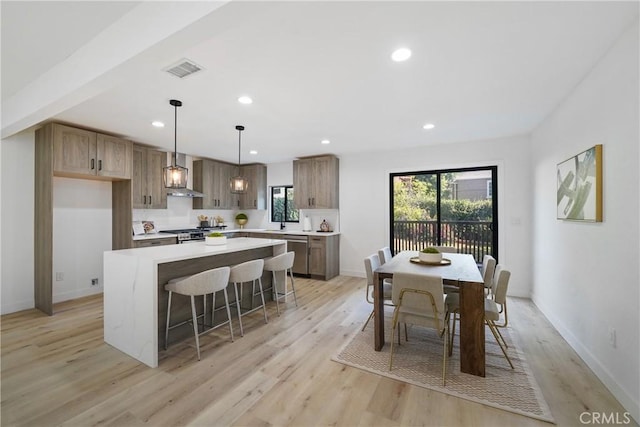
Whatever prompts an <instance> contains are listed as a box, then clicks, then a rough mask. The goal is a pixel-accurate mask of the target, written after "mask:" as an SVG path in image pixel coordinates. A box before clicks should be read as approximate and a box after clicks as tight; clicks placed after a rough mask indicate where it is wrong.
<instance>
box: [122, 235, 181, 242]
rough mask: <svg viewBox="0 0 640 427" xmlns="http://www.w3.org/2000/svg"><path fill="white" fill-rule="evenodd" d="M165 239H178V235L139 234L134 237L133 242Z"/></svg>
mask: <svg viewBox="0 0 640 427" xmlns="http://www.w3.org/2000/svg"><path fill="white" fill-rule="evenodd" d="M165 237H178V235H177V234H171V233H151V234H138V235H136V236H133V240H134V241H135V240H151V239H162V238H165Z"/></svg>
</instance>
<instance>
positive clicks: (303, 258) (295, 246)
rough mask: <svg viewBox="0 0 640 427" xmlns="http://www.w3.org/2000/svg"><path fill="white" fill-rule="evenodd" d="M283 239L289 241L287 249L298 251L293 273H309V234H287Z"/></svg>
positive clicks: (306, 274)
mask: <svg viewBox="0 0 640 427" xmlns="http://www.w3.org/2000/svg"><path fill="white" fill-rule="evenodd" d="M282 239H284V240H286V241H287V248H288V249H287V250H288V251H293V252H295V253H296V257H295V260H294V261H293V269H292V270H293V273H294V274H302V275H305V276H308V275H309V239H308V238H307V236H299V235H295V234H285V235H284V236H282Z"/></svg>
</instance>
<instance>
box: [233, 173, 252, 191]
mask: <svg viewBox="0 0 640 427" xmlns="http://www.w3.org/2000/svg"><path fill="white" fill-rule="evenodd" d="M230 182H231V192H232V193H234V194H242V193H246V192H247V190H248V189H249V181H248V180H247V179H246V178H245V177H243V176H240V175H238V176H234V177H233V178H231V181H230Z"/></svg>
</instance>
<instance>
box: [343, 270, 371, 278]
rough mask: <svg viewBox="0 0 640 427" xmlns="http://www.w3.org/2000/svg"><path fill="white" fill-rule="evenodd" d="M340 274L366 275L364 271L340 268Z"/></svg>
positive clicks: (363, 276)
mask: <svg viewBox="0 0 640 427" xmlns="http://www.w3.org/2000/svg"><path fill="white" fill-rule="evenodd" d="M340 275H341V276H351V277H362V278H365V279H366V277H367V274H366V273H365V272H364V271H358V270H355V271H354V270H340Z"/></svg>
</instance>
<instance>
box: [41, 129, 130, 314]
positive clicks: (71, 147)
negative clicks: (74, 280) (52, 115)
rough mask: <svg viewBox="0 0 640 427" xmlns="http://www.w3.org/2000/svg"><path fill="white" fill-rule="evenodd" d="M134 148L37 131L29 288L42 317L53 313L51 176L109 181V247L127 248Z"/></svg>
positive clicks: (70, 132) (75, 133) (80, 133)
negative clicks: (32, 257)
mask: <svg viewBox="0 0 640 427" xmlns="http://www.w3.org/2000/svg"><path fill="white" fill-rule="evenodd" d="M99 136H100V138H99ZM99 141H100V142H99ZM132 145H133V144H132V143H131V142H129V141H124V140H121V139H120V138H113V139H112V137H106V135H100V134H97V133H95V132H91V131H86V130H82V129H76V128H73V127H69V126H64V125H59V124H56V123H49V124H47V125H45V126H43V127H41V128H40V129H37V130H36V132H35V153H34V157H35V159H34V160H35V185H34V196H35V197H34V233H35V235H36V236H38V238H37V240H36V243H35V245H34V251H33V252H34V283H33V288H34V304H35V307H36V308H37V309H39V310H41V311H43V312H44V313H47V314H49V315H52V314H53V277H52V272H53V196H54V194H53V178H54V176H65V177H70V178H85V179H87V178H88V179H101V180H108V181H111V206H112V215H111V247H112V249H126V248H129V247H131V245H132V241H131V221H132V200H131V199H132V196H131V179H130V176H131V169H132V165H131V163H132ZM127 156H128V157H127ZM92 159H93V162H92ZM100 160H102V164H100V163H99V161H100Z"/></svg>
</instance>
